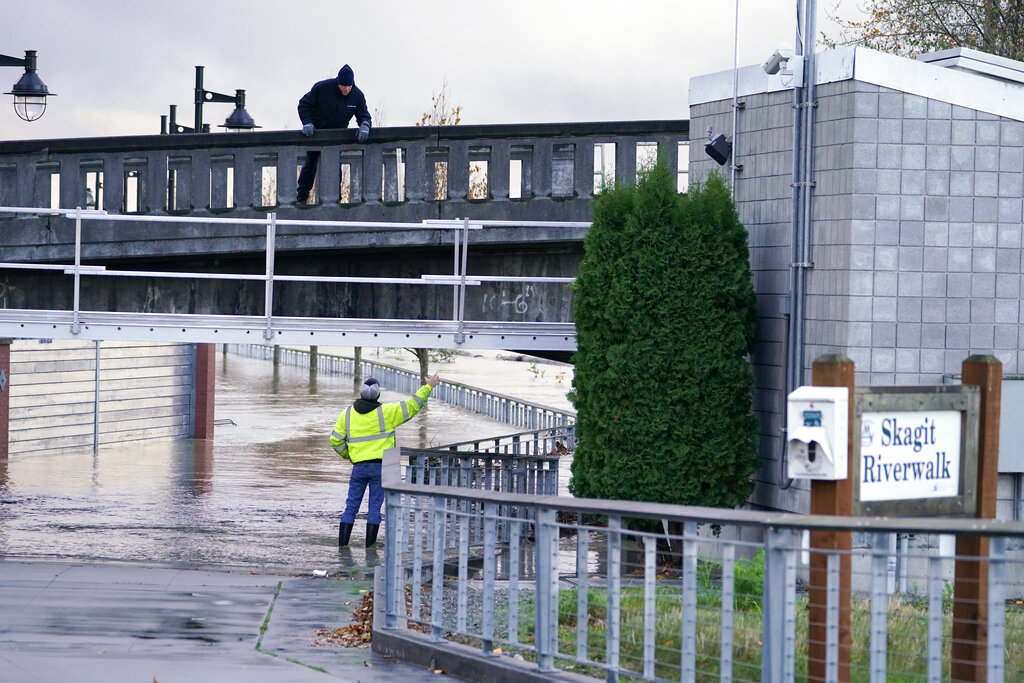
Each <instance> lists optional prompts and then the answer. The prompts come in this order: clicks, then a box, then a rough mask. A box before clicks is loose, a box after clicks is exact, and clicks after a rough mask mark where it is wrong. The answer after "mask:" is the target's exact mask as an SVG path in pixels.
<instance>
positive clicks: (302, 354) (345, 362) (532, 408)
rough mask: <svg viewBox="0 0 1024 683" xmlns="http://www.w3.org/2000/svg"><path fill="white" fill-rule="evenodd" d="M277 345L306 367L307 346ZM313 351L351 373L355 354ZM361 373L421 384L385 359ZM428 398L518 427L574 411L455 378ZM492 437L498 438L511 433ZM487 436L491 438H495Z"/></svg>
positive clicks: (257, 354)
mask: <svg viewBox="0 0 1024 683" xmlns="http://www.w3.org/2000/svg"><path fill="white" fill-rule="evenodd" d="M225 346H226V348H227V350H228V351H229V352H231V353H236V354H239V355H243V356H248V357H250V358H263V359H271V358H275V350H274V349H275V347H273V346H266V345H262V344H227V345H225ZM276 348H277V349H278V351H277V352H276V353H277V356H276V357H277V358H278V360H279V362H282V363H286V364H288V365H298V366H300V367H309V363H310V360H311V354H310V352H309V351H308V350H306V349H295V348H289V347H284V346H281V347H276ZM316 355H317V361H316V362H317V371H318V372H325V373H328V374H340V375H349V376H354V374H355V359H354V358H346V357H345V356H338V355H333V354H324V353H317V354H316ZM360 376H362V377H370V376H373V377H375V378H377V379H378V380H379V381H380V382H381V384H382V385H383V386H385V387H387V388H388V389H392V390H394V391H400V392H406V393H410V394H411V393H413V392H415V391H416V390H417V389H419V388H420V386H421V382H420V375H419V373H418V372H412V371H409V370H404V369H402V368H398V367H395V366H393V365H385V364H384V363H375V362H373V361H368V360H361V361H360ZM430 398H431V399H432V400H434V401H444V402H445V403H450V404H452V405H454V406H458V407H459V408H463V409H465V410H470V411H473V412H475V413H480V414H481V415H483V416H485V417H489V418H491V419H492V420H497V421H498V422H504V423H506V424H510V425H512V426H513V427H521V428H524V429H533V430H545V429H547V430H556V429H558V428H561V427H564V426H565V425H571V424H572V423H573V422H575V421H576V413H575V412H573V411H567V410H559V409H558V408H552V407H550V406H545V405H541V404H540V403H532V402H530V401H524V400H522V399H518V398H515V397H513V396H506V395H505V394H498V393H495V392H491V391H486V390H484V389H480V388H478V387H473V386H469V385H468V384H460V383H458V382H449V381H446V380H442V381H440V382H438V385H437V386H436V387H434V390H433V392H432V393H431V394H430ZM495 438H496V439H499V440H501V439H506V438H510V437H495ZM538 438H539V439H540V441H539V442H538V443H542V444H543V443H547V441H546V440H545V439H544V438H542V437H538ZM490 440H491V441H493V440H494V439H490ZM527 441H529V439H527ZM466 443H471V442H466ZM462 445H463V444H455V446H462ZM552 445H553V444H552ZM445 448H448V449H450V450H462V449H461V448H458V449H456V448H453V447H452V446H445ZM535 452H536V451H535Z"/></svg>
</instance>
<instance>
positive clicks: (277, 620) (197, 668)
mask: <svg viewBox="0 0 1024 683" xmlns="http://www.w3.org/2000/svg"><path fill="white" fill-rule="evenodd" d="M369 587H370V582H369V581H360V580H353V579H333V578H327V579H317V578H306V577H291V576H274V575H267V574H259V573H254V572H250V571H248V570H244V569H241V570H235V571H209V570H197V569H180V568H173V567H161V566H151V565H136V564H127V563H122V564H116V563H99V564H92V563H72V562H45V561H22V560H0V681H4V682H5V683H29V682H31V683H40V682H51V681H52V682H53V683H66V682H67V681H76V683H92V682H94V681H95V682H96V683H111V682H117V681H131V682H140V683H150V682H154V683H175V682H178V681H181V682H183V683H185V682H187V683H199V682H203V681H211V682H216V683H233V682H236V681H237V682H239V683H241V682H246V683H253V682H257V683H260V682H263V681H268V682H278V681H280V682H287V683H306V682H307V681H321V682H323V681H328V680H344V681H365V682H371V681H384V682H390V681H395V682H399V681H401V683H417V682H419V681H431V682H433V683H436V682H437V681H442V680H454V679H450V678H448V677H447V676H439V675H435V674H433V673H432V672H430V671H427V670H425V669H421V668H417V667H413V666H410V665H407V664H401V663H396V662H393V661H390V660H387V659H384V658H383V657H380V656H378V655H374V654H373V653H372V652H371V651H370V649H369V648H343V649H329V648H320V647H313V646H312V642H313V639H314V636H315V632H316V630H317V629H321V628H328V629H335V628H338V627H340V626H343V625H347V624H349V623H350V622H351V618H350V613H351V611H352V609H353V608H355V607H356V606H357V605H358V604H359V602H360V601H361V599H362V594H361V593H360V592H359V591H360V590H361V589H362V590H365V589H367V588H369Z"/></svg>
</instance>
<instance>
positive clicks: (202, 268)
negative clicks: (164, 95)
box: [0, 121, 689, 349]
mask: <svg viewBox="0 0 1024 683" xmlns="http://www.w3.org/2000/svg"><path fill="white" fill-rule="evenodd" d="M688 138H689V125H688V122H687V121H634V122H612V123H575V124H541V125H494V126H458V127H406V128H380V129H375V130H374V131H373V135H372V138H371V141H370V142H369V143H368V144H363V145H360V144H357V143H355V140H354V131H352V130H334V131H330V130H328V131H318V132H317V134H316V136H314V137H313V138H305V137H303V136H302V135H301V134H299V133H297V132H248V133H239V134H190V135H153V136H140V137H116V138H84V139H67V140H37V141H18V142H0V206H6V207H38V208H40V209H54V208H63V209H73V208H75V207H81V208H82V209H85V210H90V211H105V212H106V215H105V216H104V215H89V216H87V218H88V219H89V220H87V221H82V222H81V224H80V225H77V226H76V222H75V221H73V220H69V219H68V218H66V217H61V216H54V215H48V214H46V213H45V212H39V213H20V214H16V215H14V216H13V217H12V216H11V215H10V214H0V249H2V250H3V257H2V261H3V262H4V263H6V264H12V263H18V264H33V265H44V266H45V265H50V266H52V265H54V264H59V265H71V264H74V263H75V262H76V259H78V262H79V268H80V270H79V274H78V275H75V276H74V277H72V276H71V275H69V274H67V273H65V272H64V269H62V268H57V269H54V268H50V269H45V270H44V269H33V270H26V269H14V268H11V267H4V268H2V269H0V306H2V307H3V309H6V310H5V312H4V313H3V315H2V318H3V319H2V320H0V335H10V336H33V334H41V335H42V336H60V335H59V334H54V333H53V332H49V333H46V334H43V333H44V332H46V331H47V330H46V329H45V327H46V326H45V324H44V325H42V326H41V327H40V326H39V325H36V326H34V327H33V326H32V325H30V326H29V327H30V328H31V330H32V331H34V332H33V334H29V333H28V331H29V330H28V329H27V328H25V327H24V326H21V327H15V328H14V329H12V328H11V325H12V323H13V322H15V321H16V320H18V319H20V320H21V321H22V322H24V321H25V320H26V319H30V320H31V321H32V322H33V323H37V322H40V316H42V318H43V319H44V320H42V322H44V323H45V322H46V321H50V320H52V319H53V318H54V316H56V318H58V319H60V320H61V321H63V320H64V319H66V317H67V314H68V313H69V312H72V313H73V312H76V311H83V312H84V311H91V312H93V313H94V314H96V315H106V314H110V315H115V314H116V315H121V314H133V313H145V314H151V315H162V316H177V315H191V316H227V317H234V316H250V317H259V316H265V317H278V316H279V317H282V318H284V317H290V318H302V319H317V320H321V321H322V322H324V323H325V325H326V326H329V325H330V324H329V323H327V320H334V321H338V320H340V319H345V320H356V319H358V320H360V321H362V322H361V323H360V325H359V328H360V329H361V330H363V331H364V332H365V331H366V330H367V329H368V323H367V322H366V321H372V320H380V321H381V330H378V332H381V331H383V332H385V333H386V334H390V333H391V332H389V330H388V329H386V328H387V324H388V323H385V322H384V321H393V320H408V321H420V322H421V323H422V324H421V325H419V327H420V328H423V327H424V326H426V327H429V325H428V324H427V323H429V322H430V321H444V322H450V321H452V320H456V319H460V318H461V319H465V320H476V321H480V322H482V323H503V322H518V323H531V324H540V325H547V324H561V325H563V326H564V325H565V324H568V323H571V321H572V301H571V295H570V293H569V291H568V287H567V285H566V284H565V282H564V280H565V279H567V278H572V277H574V276H575V275H576V272H577V269H578V265H579V261H580V259H581V258H582V239H583V236H584V235H585V233H586V229H587V224H588V223H589V219H590V203H591V199H592V196H593V194H594V188H595V186H598V187H599V186H600V184H601V183H602V182H608V181H611V180H613V179H614V181H615V182H629V181H631V180H632V179H633V178H635V175H636V168H637V163H638V159H639V160H640V163H645V159H649V158H653V157H654V156H655V154H661V155H662V156H663V157H664V158H666V159H667V160H668V163H669V165H670V167H671V168H672V169H673V170H675V171H677V172H679V173H681V182H685V172H686V168H687V147H686V145H687V141H688ZM307 150H319V151H320V152H321V163H320V169H319V174H318V187H317V188H315V189H314V195H313V196H312V197H311V204H309V205H303V206H293V201H294V198H295V182H294V179H295V177H296V175H297V170H298V168H299V166H300V165H301V163H302V161H303V159H304V157H305V153H306V151H307ZM680 150H682V152H680ZM680 160H682V163H681V164H680ZM454 218H459V219H465V218H469V219H471V222H472V225H465V224H464V225H463V227H464V228H467V229H464V230H461V231H460V230H458V229H454V228H453V227H452V225H451V224H449V225H437V224H425V223H423V222H424V221H444V220H448V219H454ZM531 221H533V222H534V223H530V222H531ZM556 222H559V223H556ZM270 224H273V226H274V228H273V233H271V232H270V231H269V229H268V227H267V226H268V225H270ZM399 224H404V225H399ZM410 224H416V225H415V226H414V225H410ZM76 228H77V229H76ZM460 240H462V242H463V244H462V245H461V247H462V248H461V250H460V245H459V241H460ZM76 244H77V245H80V246H78V247H77V248H76ZM453 254H454V257H453ZM460 258H461V259H462V264H460V263H459V259H460ZM271 260H272V269H273V273H274V281H273V282H270V279H269V278H268V277H266V276H267V273H268V265H269V264H270V263H271ZM453 264H454V265H453ZM90 268H91V269H93V270H92V272H87V271H89V269H90ZM97 268H103V269H105V270H106V271H108V272H111V271H122V272H127V271H142V272H145V273H153V274H154V275H153V276H146V277H107V276H101V277H86V278H82V279H83V280H84V281H83V282H82V283H81V285H80V286H75V285H74V284H73V282H77V281H79V279H80V278H79V275H82V274H92V275H96V272H95V269H97ZM166 272H187V273H200V274H209V277H208V278H206V279H201V278H195V277H166V276H163V277H161V276H157V275H156V273H166ZM225 272H226V273H231V274H238V275H244V276H248V277H249V279H241V280H240V279H237V278H236V279H230V280H229V279H221V278H220V277H219V276H218V275H216V274H223V273H225ZM445 274H447V275H448V276H459V275H465V276H467V277H469V278H470V279H472V278H475V277H476V278H478V276H488V277H491V278H495V279H492V280H490V281H480V280H479V279H477V280H473V281H472V282H471V283H470V284H471V285H473V286H470V287H465V288H464V289H463V296H462V298H461V300H460V298H459V296H458V293H457V292H456V293H455V295H454V296H453V294H452V292H453V287H445V286H435V287H424V286H418V284H419V283H411V282H410V280H411V279H414V278H422V277H423V276H424V275H427V276H429V275H434V276H443V275H445ZM288 277H291V278H293V279H292V280H290V281H289V280H288ZM310 278H314V279H315V278H321V280H319V281H310V280H309V279H310ZM332 278H333V279H334V280H331V279H332ZM499 278H500V279H499ZM546 278H551V279H553V280H548V281H546V280H545V279H546ZM375 279H379V281H378V280H375ZM268 283H269V284H268ZM437 283H441V284H442V285H447V284H452V283H451V282H448V281H444V280H435V281H434V284H437ZM268 306H269V310H268ZM459 308H461V309H462V310H461V311H460V310H458V309H459ZM30 311H36V312H42V311H47V312H49V313H48V314H47V315H42V314H41V313H33V314H29V312H30ZM460 313H461V316H460ZM33 315H34V316H35V318H32V317H31V316H33ZM223 322H224V321H223V320H213V321H211V322H210V325H207V326H206V327H209V326H211V325H212V326H214V327H216V326H220V327H224V325H223V324H222V323H223ZM112 325H113V326H112V327H110V328H109V329H107V330H106V332H105V333H104V334H108V335H109V334H110V333H111V332H113V331H118V330H120V329H121V328H117V326H116V324H112ZM178 325H179V323H178V322H177V321H174V322H172V323H168V325H166V326H163V327H167V328H168V329H170V328H171V327H176V326H178ZM304 325H305V327H304V328H303V329H306V328H308V327H309V324H308V323H304ZM369 326H373V325H372V323H370V324H369ZM37 327H38V328H39V329H36V328H37ZM121 331H123V330H121ZM563 331H564V330H563ZM188 332H189V334H188V337H187V338H188V340H190V341H220V340H222V339H224V338H223V336H221V337H214V336H212V335H206V336H204V335H202V334H200V333H199V332H198V331H197V329H191V330H188ZM251 332H252V330H251V329H249V330H247V334H251ZM393 332H395V333H397V334H398V336H399V338H401V339H406V340H407V343H406V344H405V345H416V342H415V341H412V342H410V341H408V339H409V331H408V330H406V329H403V330H397V331H393ZM448 332H449V331H448V330H445V331H444V335H443V336H442V337H438V336H437V335H431V337H430V339H431V341H433V342H434V343H427V339H426V338H424V339H421V340H419V343H420V344H422V345H425V346H441V345H443V344H440V343H438V339H440V340H441V341H446V340H447V338H446V337H445V335H448ZM81 333H82V332H81V330H80V331H79V333H78V334H81ZM95 334H97V335H98V334H99V332H98V331H97V332H95ZM154 334H159V331H158V332H155V333H154ZM454 334H455V336H454V337H453V339H454V340H455V341H458V331H456V332H455V333H454ZM165 336H166V335H165ZM180 336H181V335H172V337H173V338H172V339H167V340H170V341H178V340H179V337H180ZM364 336H365V335H364ZM500 336H501V335H497V336H496V337H493V338H492V337H488V339H487V341H486V342H485V341H482V340H477V341H478V343H479V344H485V345H487V346H491V345H497V346H501V347H503V348H509V345H508V344H507V343H505V342H506V340H504V339H501V338H500ZM531 336H532V335H531ZM564 336H565V335H564V334H563V337H564ZM569 336H571V330H570V331H569ZM374 337H375V338H376V340H375V341H376V343H377V344H378V345H379V344H381V343H385V342H384V340H382V339H381V338H380V337H379V336H378V335H377V334H375V335H374ZM106 338H110V337H109V336H108V337H106ZM224 340H225V341H234V339H224ZM247 340H248V341H252V337H251V336H249V338H248V339H247ZM280 341H281V343H285V342H287V343H295V341H296V339H288V340H285V339H283V338H281V339H280ZM314 341H315V342H318V343H324V344H327V343H343V344H352V343H354V342H355V341H356V340H355V339H353V338H352V337H348V338H346V339H345V340H341V339H335V340H333V341H331V340H329V339H319V338H318V339H315V340H310V339H309V335H308V334H307V335H306V343H314ZM369 341H370V342H372V341H374V340H373V339H371V340H369ZM534 341H536V340H534ZM539 345H540V346H544V345H547V342H539ZM556 346H557V347H558V348H560V349H564V348H565V345H564V344H563V343H558V344H556Z"/></svg>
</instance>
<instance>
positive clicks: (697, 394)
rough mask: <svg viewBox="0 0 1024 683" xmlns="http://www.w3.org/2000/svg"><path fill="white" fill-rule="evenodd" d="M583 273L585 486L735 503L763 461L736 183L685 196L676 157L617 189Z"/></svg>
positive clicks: (641, 496)
mask: <svg viewBox="0 0 1024 683" xmlns="http://www.w3.org/2000/svg"><path fill="white" fill-rule="evenodd" d="M584 246H585V251H586V253H585V256H584V258H583V262H582V263H581V265H580V273H579V277H578V278H577V281H576V283H575V285H574V292H575V299H574V308H575V319H576V336H577V348H578V351H577V353H576V355H575V359H574V362H575V365H576V369H575V375H574V379H573V392H572V394H571V397H572V399H573V402H574V404H575V406H576V409H577V423H576V435H577V437H578V439H579V445H578V447H577V450H576V453H575V455H574V457H573V464H572V474H573V477H572V482H571V484H570V490H571V491H572V492H573V494H575V495H577V496H583V497H591V498H616V499H625V500H644V501H654V502H662V503H677V504H689V505H712V506H723V507H734V506H737V505H741V504H743V503H744V502H746V500H747V497H748V496H749V495H750V492H751V490H752V483H751V481H750V475H751V474H753V473H754V472H755V471H756V470H757V468H758V467H759V464H760V462H759V459H758V456H757V453H756V450H755V439H756V432H757V424H756V421H755V419H754V418H753V416H752V415H751V412H750V410H751V396H752V394H753V390H754V378H753V374H752V372H751V370H750V367H749V365H748V363H747V356H748V355H749V354H750V352H751V350H752V348H753V342H754V319H755V313H756V300H755V296H754V289H753V284H752V282H751V277H750V265H749V255H748V248H747V233H746V230H745V229H744V227H743V225H742V224H741V223H740V222H739V219H738V217H737V215H736V210H735V207H734V205H733V202H732V199H731V197H730V196H729V190H728V188H727V186H726V184H725V181H724V180H723V179H722V178H721V177H720V176H717V175H712V176H711V177H710V178H709V179H708V180H707V182H706V183H705V184H703V185H697V186H695V187H692V188H691V190H690V192H689V193H688V194H686V195H679V194H678V193H677V192H676V188H675V181H674V178H673V177H672V175H671V174H670V173H669V171H668V169H667V167H666V166H665V165H664V164H659V165H658V166H656V167H655V168H654V169H652V170H651V171H650V172H648V173H645V174H641V176H640V178H639V180H638V181H637V184H636V185H635V186H625V187H622V186H620V187H616V188H610V189H607V190H605V191H603V192H602V193H601V194H600V195H599V196H598V197H597V198H596V200H595V202H594V221H593V226H592V227H591V229H590V232H589V233H588V235H587V238H586V240H585V243H584Z"/></svg>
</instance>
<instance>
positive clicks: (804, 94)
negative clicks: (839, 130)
mask: <svg viewBox="0 0 1024 683" xmlns="http://www.w3.org/2000/svg"><path fill="white" fill-rule="evenodd" d="M816 8H817V3H816V1H815V0H798V1H797V36H796V44H797V54H798V55H802V56H803V57H804V59H803V64H802V69H803V86H802V87H799V88H793V107H794V112H793V196H792V205H791V212H792V219H791V228H792V230H791V238H790V240H791V250H790V258H791V263H790V271H789V272H790V278H789V281H790V287H789V307H788V311H786V313H787V314H788V324H787V326H786V354H785V360H784V364H785V367H784V368H783V374H784V376H785V379H786V390H785V392H783V394H782V395H781V396H780V397H779V402H780V406H779V413H780V415H781V416H782V420H783V429H782V431H783V444H782V449H781V457H780V458H779V463H780V472H779V487H780V488H781V489H783V490H785V489H788V488H789V487H790V486H791V485H792V480H790V479H789V478H788V477H786V457H785V450H786V449H785V442H786V438H787V437H786V434H787V433H788V429H789V425H788V424H787V419H788V418H787V411H786V398H787V396H788V395H789V393H790V392H792V391H793V390H794V389H796V388H797V387H798V386H800V385H801V384H802V383H803V372H804V343H805V342H804V326H805V323H804V310H805V306H804V304H805V302H804V290H805V286H806V285H805V280H806V271H807V270H808V269H809V268H811V267H812V264H811V260H810V255H811V248H810V237H811V212H812V201H811V199H812V189H813V171H814V169H813V165H814V107H815V106H816V105H815V101H814V86H815V83H814V81H815V77H816V68H815V57H814V36H815V32H816V30H817V28H816V20H817V17H816V11H817V9H816Z"/></svg>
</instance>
